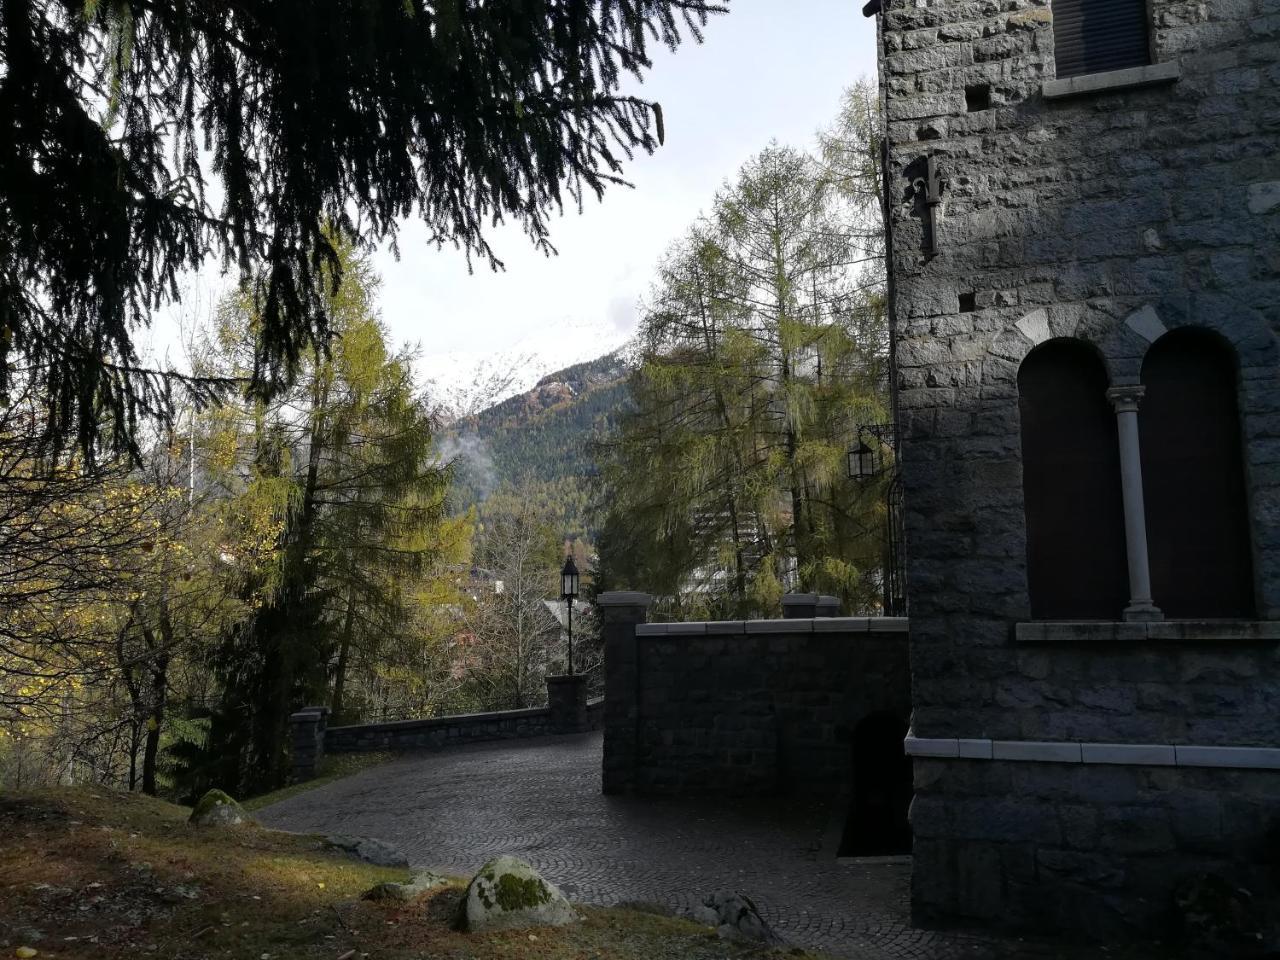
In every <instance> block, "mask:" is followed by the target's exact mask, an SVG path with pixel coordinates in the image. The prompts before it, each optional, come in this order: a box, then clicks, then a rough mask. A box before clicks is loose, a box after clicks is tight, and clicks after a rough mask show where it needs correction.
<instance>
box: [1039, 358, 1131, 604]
mask: <svg viewBox="0 0 1280 960" xmlns="http://www.w3.org/2000/svg"><path fill="white" fill-rule="evenodd" d="M1107 384H1108V380H1107V372H1106V369H1105V368H1104V367H1103V365H1102V360H1101V359H1100V358H1099V357H1098V355H1097V354H1096V353H1095V352H1094V351H1093V349H1092V348H1091V347H1090V346H1089V345H1088V344H1086V343H1083V342H1081V341H1079V340H1066V339H1063V340H1050V341H1048V342H1047V343H1045V344H1042V345H1041V346H1039V347H1037V348H1036V349H1035V350H1033V351H1031V353H1030V354H1028V355H1027V358H1026V359H1025V360H1024V361H1023V362H1022V367H1021V368H1020V369H1019V370H1018V396H1019V400H1018V406H1019V411H1020V413H1021V419H1022V484H1023V494H1024V503H1025V509H1026V517H1027V587H1028V590H1029V592H1030V595H1031V615H1032V617H1034V618H1035V619H1037V620H1118V619H1119V618H1120V616H1121V613H1122V611H1123V610H1124V607H1125V605H1126V604H1127V603H1128V599H1129V586H1128V567H1127V562H1126V554H1125V542H1124V503H1123V500H1122V497H1121V490H1120V452H1119V444H1118V440H1117V438H1116V418H1115V413H1114V411H1113V410H1112V408H1111V403H1110V401H1108V400H1107Z"/></svg>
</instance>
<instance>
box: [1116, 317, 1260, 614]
mask: <svg viewBox="0 0 1280 960" xmlns="http://www.w3.org/2000/svg"><path fill="white" fill-rule="evenodd" d="M1142 384H1143V386H1144V387H1146V395H1145V396H1144V397H1143V399H1142V405H1141V406H1140V407H1139V408H1138V425H1139V431H1140V436H1141V443H1142V482H1143V497H1144V499H1145V500H1146V506H1147V511H1146V512H1147V548H1148V549H1147V552H1148V555H1149V557H1150V560H1151V593H1152V596H1153V598H1154V599H1155V602H1156V606H1158V607H1160V609H1161V610H1163V611H1164V615H1165V616H1166V617H1181V618H1187V617H1203V618H1215V617H1250V616H1253V615H1254V613H1255V609H1254V607H1255V604H1254V590H1253V563H1252V559H1251V550H1250V543H1249V509H1248V503H1247V501H1246V494H1245V482H1244V457H1243V453H1242V449H1241V440H1240V415H1239V409H1238V406H1237V402H1236V359H1235V354H1234V352H1233V351H1232V349H1231V347H1230V346H1229V345H1228V344H1227V343H1226V341H1224V340H1223V339H1222V338H1220V337H1219V336H1218V335H1217V334H1215V333H1212V332H1210V331H1208V330H1201V329H1194V328H1183V329H1181V330H1174V331H1172V332H1170V333H1167V334H1165V335H1164V336H1163V337H1161V338H1160V339H1159V340H1157V341H1156V342H1155V343H1154V344H1153V345H1152V347H1151V349H1150V351H1149V352H1148V353H1147V356H1146V359H1145V360H1144V361H1143V364H1142Z"/></svg>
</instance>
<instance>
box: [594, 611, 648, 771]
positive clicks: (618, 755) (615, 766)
mask: <svg viewBox="0 0 1280 960" xmlns="http://www.w3.org/2000/svg"><path fill="white" fill-rule="evenodd" d="M652 602H653V598H652V597H650V596H649V595H648V594H647V593H635V592H632V591H614V592H611V593H602V594H600V596H598V597H597V598H596V606H597V607H598V608H599V610H600V632H601V634H602V635H603V636H604V770H603V772H602V780H601V783H602V788H603V790H604V792H605V793H628V792H630V790H631V788H632V786H633V784H634V782H635V768H636V753H637V741H638V737H639V733H640V704H639V693H640V690H639V687H640V672H639V662H638V650H637V648H636V627H637V625H639V624H641V623H647V622H648V620H649V605H650V604H651V603H652Z"/></svg>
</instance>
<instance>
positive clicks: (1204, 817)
mask: <svg viewBox="0 0 1280 960" xmlns="http://www.w3.org/2000/svg"><path fill="white" fill-rule="evenodd" d="M866 12H867V13H868V14H873V15H876V17H877V22H878V35H879V37H878V39H879V55H880V70H881V86H882V96H883V102H884V109H885V116H886V124H887V148H886V151H887V162H886V182H887V193H888V197H887V204H886V207H887V213H888V222H889V229H890V250H891V277H892V283H891V295H890V298H891V313H892V318H893V324H894V334H893V339H894V346H895V350H896V370H897V373H896V386H897V401H898V411H899V418H900V424H899V435H900V437H901V441H900V444H901V450H900V464H901V469H902V474H903V479H904V483H905V490H906V516H905V526H906V538H907V551H908V584H909V593H910V598H911V608H910V616H911V665H912V673H913V697H912V699H913V709H914V722H913V728H912V733H911V735H910V736H909V737H908V741H907V747H908V752H909V753H911V754H912V755H913V757H914V758H915V786H916V794H915V799H914V803H913V808H912V827H913V831H914V857H915V859H914V873H913V904H914V909H915V912H916V915H917V918H918V919H920V920H922V921H924V922H931V921H942V920H947V921H955V920H960V921H977V922H986V923H1000V924H1011V925H1025V926H1036V927H1039V928H1042V929H1044V928H1047V929H1058V930H1068V931H1085V932H1087V933H1091V934H1094V935H1099V936H1108V935H1112V934H1114V933H1116V932H1117V931H1118V930H1127V931H1133V932H1162V931H1164V930H1166V929H1167V927H1166V924H1167V922H1168V921H1169V919H1170V917H1171V915H1172V911H1173V904H1174V900H1175V894H1176V893H1177V892H1178V891H1179V890H1183V891H1185V890H1187V889H1189V888H1191V887H1193V886H1194V885H1195V884H1196V883H1197V882H1202V881H1198V880H1197V878H1198V877H1203V876H1204V875H1206V874H1208V875H1213V874H1216V875H1221V876H1225V877H1228V878H1229V879H1230V880H1231V881H1232V883H1234V884H1237V885H1240V886H1243V887H1246V888H1248V889H1249V890H1251V891H1252V892H1253V894H1254V895H1255V897H1257V898H1262V897H1265V896H1268V895H1274V894H1275V884H1276V877H1277V875H1278V873H1280V864H1278V863H1277V859H1278V858H1280V646H1278V643H1277V641H1278V639H1280V619H1278V618H1280V379H1278V374H1280V370H1278V366H1277V360H1278V357H1280V354H1278V352H1277V341H1276V331H1277V327H1278V326H1280V281H1278V279H1277V278H1278V277H1280V62H1278V60H1280V54H1278V51H1280V2H1277V0H1053V2H1050V0H1000V2H995V0H872V2H871V3H869V4H867V8H866Z"/></svg>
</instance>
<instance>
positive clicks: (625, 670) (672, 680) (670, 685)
mask: <svg viewBox="0 0 1280 960" xmlns="http://www.w3.org/2000/svg"><path fill="white" fill-rule="evenodd" d="M605 622H606V624H607V623H608V622H609V621H608V619H607V617H606V619H605ZM606 643H607V644H608V646H607V647H606V663H607V664H610V667H609V673H608V685H607V687H606V698H607V703H608V709H609V711H610V713H609V715H608V717H607V718H606V723H605V771H606V778H605V780H606V782H605V790H606V792H609V793H638V794H650V795H677V794H678V795H692V794H725V795H748V794H768V793H777V792H785V791H789V790H795V789H805V788H808V787H824V788H827V789H833V790H838V789H839V788H840V787H841V786H843V785H847V784H848V782H849V778H850V772H851V757H852V742H853V731H854V729H855V728H856V726H857V724H858V723H859V721H860V720H862V719H863V718H864V717H866V716H868V715H870V714H874V713H877V712H880V711H885V712H889V713H892V714H893V715H894V716H895V717H898V718H901V720H902V721H903V722H904V723H905V721H906V718H907V716H908V714H909V710H910V675H909V670H908V665H907V623H906V621H905V620H904V619H900V618H870V619H868V618H810V619H800V618H791V619H784V620H750V621H741V620H739V621H728V622H709V623H670V624H666V623H661V624H645V623H642V622H641V623H632V624H629V625H628V626H627V628H626V629H619V630H618V631H616V632H615V633H614V634H613V635H610V634H609V633H606ZM611 760H612V761H613V762H612V763H611Z"/></svg>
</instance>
